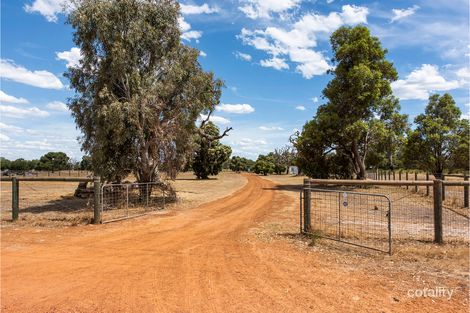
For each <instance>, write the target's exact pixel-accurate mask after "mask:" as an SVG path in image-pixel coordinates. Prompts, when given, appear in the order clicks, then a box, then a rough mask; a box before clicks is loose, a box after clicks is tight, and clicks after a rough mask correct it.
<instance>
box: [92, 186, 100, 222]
mask: <svg viewBox="0 0 470 313" xmlns="http://www.w3.org/2000/svg"><path fill="white" fill-rule="evenodd" d="M93 185H94V191H95V203H94V204H95V206H94V210H93V224H101V179H100V177H94V178H93Z"/></svg>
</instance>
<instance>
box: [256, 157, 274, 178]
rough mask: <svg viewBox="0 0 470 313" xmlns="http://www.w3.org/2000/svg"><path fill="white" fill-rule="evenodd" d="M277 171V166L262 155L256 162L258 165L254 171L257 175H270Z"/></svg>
mask: <svg viewBox="0 0 470 313" xmlns="http://www.w3.org/2000/svg"><path fill="white" fill-rule="evenodd" d="M275 170H276V165H275V164H274V163H273V162H272V161H271V159H270V158H269V157H267V156H264V155H260V156H259V157H258V159H257V160H256V163H255V165H254V167H253V171H254V172H255V173H256V174H263V175H265V176H266V175H268V174H272V173H274V172H275Z"/></svg>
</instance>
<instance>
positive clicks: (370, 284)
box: [1, 175, 465, 312]
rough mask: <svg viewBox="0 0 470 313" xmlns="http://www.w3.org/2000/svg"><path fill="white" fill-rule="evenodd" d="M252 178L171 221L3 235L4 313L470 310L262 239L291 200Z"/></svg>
mask: <svg viewBox="0 0 470 313" xmlns="http://www.w3.org/2000/svg"><path fill="white" fill-rule="evenodd" d="M246 177H247V179H248V183H247V184H246V185H245V186H244V187H243V188H242V189H240V190H238V191H237V192H235V193H233V194H232V195H230V196H228V197H225V198H223V199H220V200H217V201H214V202H211V203H208V204H204V205H202V206H200V207H198V208H195V209H191V210H186V211H182V212H177V213H176V214H169V215H167V216H157V217H152V216H150V217H147V218H143V219H136V220H132V221H124V222H120V223H114V224H108V225H101V226H86V227H75V228H67V229H45V230H41V231H38V230H37V229H34V228H32V229H18V230H14V229H5V230H2V248H1V256H2V260H1V261H2V264H1V275H2V277H1V300H2V302H1V307H2V312H351V311H363V312H392V311H394V312H395V311H408V312H414V311H421V312H426V311H428V312H432V311H436V310H438V311H441V312H444V311H449V312H450V311H452V312H455V311H459V310H460V309H461V310H462V311H464V310H465V309H464V308H462V307H460V308H459V307H458V306H455V302H454V301H447V300H437V301H433V302H431V300H430V299H418V300H410V299H405V295H403V294H401V295H400V298H401V299H400V300H397V299H393V298H394V297H395V294H396V292H395V293H394V291H393V289H394V286H395V284H396V282H394V281H391V280H390V278H389V277H388V278H387V279H385V278H384V277H380V276H376V275H375V276H374V275H367V273H365V272H363V271H354V270H347V269H345V268H341V267H339V266H337V265H335V264H328V263H326V262H325V261H324V260H322V258H321V256H318V255H315V253H306V252H305V251H301V250H299V249H297V248H296V247H295V246H293V245H292V244H289V243H287V242H285V241H276V242H273V243H269V244H267V243H262V242H260V241H257V240H256V238H254V237H253V236H250V235H249V234H248V230H249V229H250V227H253V226H254V225H256V223H257V222H260V221H262V220H263V218H265V217H267V216H269V215H270V214H272V213H273V212H275V211H276V210H277V209H279V208H281V207H283V206H289V205H292V203H291V202H292V201H291V199H290V198H289V197H288V196H286V195H283V194H281V193H280V192H278V191H276V190H274V189H273V187H274V186H275V184H274V183H272V182H269V181H266V180H264V179H261V178H259V177H257V176H253V175H247V176H246ZM399 279H400V278H399V277H397V280H399Z"/></svg>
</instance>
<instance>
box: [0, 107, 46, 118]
mask: <svg viewBox="0 0 470 313" xmlns="http://www.w3.org/2000/svg"><path fill="white" fill-rule="evenodd" d="M0 115H2V116H6V117H11V118H34V117H47V116H49V112H46V111H42V110H40V109H38V108H36V107H33V108H30V109H23V108H16V107H14V106H10V105H0Z"/></svg>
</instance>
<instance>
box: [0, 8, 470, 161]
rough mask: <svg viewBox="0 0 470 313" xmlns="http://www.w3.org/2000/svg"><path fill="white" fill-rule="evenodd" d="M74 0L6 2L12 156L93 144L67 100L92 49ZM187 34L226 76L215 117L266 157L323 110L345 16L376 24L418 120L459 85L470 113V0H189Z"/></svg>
mask: <svg viewBox="0 0 470 313" xmlns="http://www.w3.org/2000/svg"><path fill="white" fill-rule="evenodd" d="M63 1H64V0H24V1H23V0H3V1H1V23H2V25H1V26H2V27H1V35H2V38H1V63H0V74H1V86H0V90H1V92H0V102H1V103H0V155H1V156H4V157H7V158H10V159H15V158H19V157H24V158H27V159H31V158H38V157H39V156H41V155H42V154H44V153H46V152H48V151H64V152H66V153H67V154H68V155H69V156H71V157H74V158H75V159H80V158H81V156H82V152H81V151H80V145H79V143H78V141H77V137H78V136H79V135H80V133H79V132H78V131H77V130H76V129H75V124H74V121H73V119H72V117H71V116H70V113H69V112H68V110H67V108H66V106H65V103H66V102H67V98H68V97H70V96H71V95H72V94H73V91H71V90H69V89H68V88H67V85H68V82H67V80H66V79H65V78H64V77H63V73H64V71H65V70H66V67H67V66H73V65H74V64H76V62H77V60H78V59H79V57H80V52H79V50H78V49H77V48H75V49H74V45H73V42H72V33H73V29H72V28H71V27H70V26H69V25H66V24H64V20H65V15H64V14H63V13H61V8H62V2H63ZM181 4H182V17H181V19H180V28H181V29H182V41H183V42H184V43H186V44H189V45H191V46H193V47H196V48H198V49H199V50H201V56H200V62H201V64H202V66H203V68H204V69H205V70H211V71H214V72H215V73H216V75H217V76H218V77H219V78H221V79H223V80H224V81H225V84H226V88H225V89H224V93H223V96H222V104H223V105H222V106H221V107H220V108H219V110H217V111H216V112H215V114H214V122H216V123H217V124H218V125H219V126H220V127H221V128H225V127H228V126H231V127H233V128H234V130H233V131H232V132H230V136H229V137H226V138H224V139H223V142H224V143H226V144H229V145H230V146H232V149H233V151H234V154H235V155H242V156H246V157H249V158H252V159H256V157H257V156H258V154H262V153H266V152H269V151H271V150H273V149H274V148H275V147H280V146H283V145H285V144H287V143H288V139H289V136H290V135H291V134H292V133H293V132H295V131H296V130H298V129H301V128H302V126H303V125H304V124H305V122H306V121H307V120H309V119H311V118H312V116H313V115H314V114H315V111H316V108H317V107H318V105H320V104H322V103H324V102H325V100H324V99H322V98H321V92H322V89H323V88H324V87H325V85H326V84H327V82H328V81H329V80H330V79H331V76H329V75H327V74H326V70H327V69H328V68H329V67H330V66H331V60H330V58H331V49H330V46H329V41H328V39H329V36H330V35H331V33H332V32H333V31H334V30H335V29H336V28H338V27H339V26H342V25H351V26H353V25H357V24H364V25H367V26H368V27H369V28H370V30H371V32H372V34H373V35H374V36H377V37H379V39H380V40H381V42H382V45H383V47H385V48H387V49H388V50H389V54H388V59H389V60H390V61H392V62H393V63H394V65H395V67H396V69H397V71H398V73H399V80H398V81H397V82H395V83H394V84H393V89H394V93H395V95H396V96H397V97H399V98H400V102H401V107H402V112H403V113H407V114H409V116H410V121H412V119H413V118H414V117H415V116H416V115H417V114H419V113H421V112H423V111H424V108H425V106H426V103H427V98H428V96H429V94H430V93H434V92H437V93H444V92H449V93H450V94H452V95H453V97H454V99H455V100H456V102H457V104H458V106H459V107H460V108H461V110H462V112H463V113H464V114H465V115H466V116H468V110H469V104H470V99H469V91H468V90H469V81H470V68H469V58H470V54H469V51H470V46H469V18H468V14H469V2H468V1H467V0H454V1H448V0H447V1H445V0H433V1H376V2H373V1H342V0H318V1H314V0H304V1H302V0H230V1H211V0H207V1H191V0H188V1H182V2H181Z"/></svg>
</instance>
